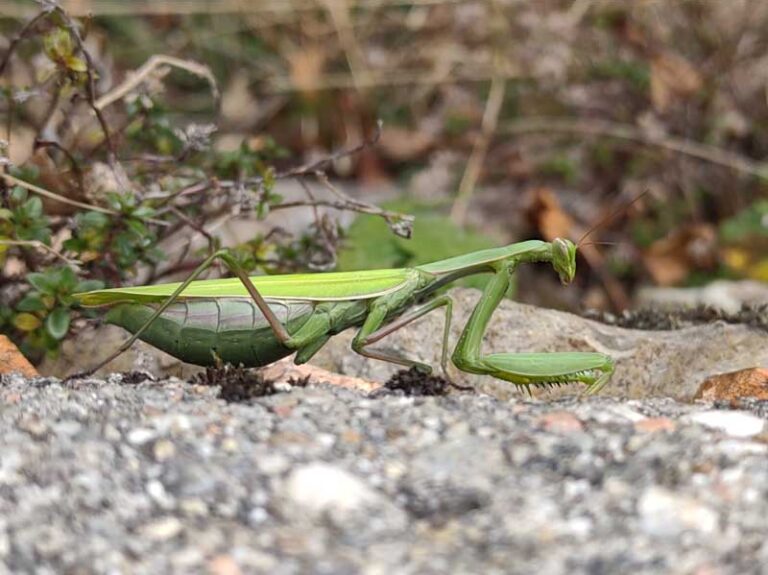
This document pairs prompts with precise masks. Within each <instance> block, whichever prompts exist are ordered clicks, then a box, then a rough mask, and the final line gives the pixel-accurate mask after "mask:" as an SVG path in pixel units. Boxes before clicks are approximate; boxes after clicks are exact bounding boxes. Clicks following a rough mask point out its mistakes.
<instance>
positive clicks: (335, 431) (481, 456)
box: [0, 376, 768, 575]
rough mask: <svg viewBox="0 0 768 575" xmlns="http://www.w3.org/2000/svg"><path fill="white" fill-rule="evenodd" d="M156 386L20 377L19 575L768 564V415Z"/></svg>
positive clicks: (4, 548) (10, 427)
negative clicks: (245, 394) (253, 394)
mask: <svg viewBox="0 0 768 575" xmlns="http://www.w3.org/2000/svg"><path fill="white" fill-rule="evenodd" d="M138 379H141V378H137V379H133V380H125V381H123V380H121V378H120V377H119V376H113V377H111V378H108V379H107V380H97V379H93V380H87V381H81V382H73V383H67V384H63V383H61V382H60V381H59V380H55V379H37V380H27V379H24V378H22V377H20V376H4V378H3V380H2V385H1V386H0V436H2V438H3V445H2V450H1V451H0V563H2V564H3V565H4V572H8V573H33V572H34V573H61V572H67V573H90V572H95V573H129V572H130V573H170V572H175V573H196V572H202V573H215V574H220V575H231V574H237V573H276V574H280V573H334V574H336V573H367V574H371V575H373V574H385V573H448V572H451V573H566V572H567V573H627V572H633V573H696V574H699V575H703V574H716V573H759V572H764V571H762V570H763V569H765V565H768V522H767V521H766V519H765V518H766V517H767V516H768V425H767V424H766V421H768V402H757V401H751V400H744V401H742V402H741V404H740V405H738V406H729V405H712V404H703V403H699V404H682V403H677V402H675V401H672V400H668V399H643V400H630V401H623V400H618V399H613V398H606V397H598V398H590V399H581V400H577V399H573V398H571V399H561V400H554V401H548V402H542V401H525V400H520V399H514V398H513V399H509V400H499V399H497V398H493V397H490V396H488V395H481V394H471V393H459V394H451V395H449V396H445V397H424V396H420V397H406V396H403V395H387V394H381V393H379V394H376V396H374V397H371V396H369V395H368V394H366V393H364V392H361V391H354V390H347V389H341V388H339V387H331V386H328V385H323V384H311V383H310V384H309V385H308V386H306V387H302V386H295V387H293V388H291V387H289V386H287V385H285V384H281V385H278V386H277V390H275V391H276V393H274V394H273V395H270V396H267V397H261V398H251V399H247V400H243V401H239V402H227V401H225V400H224V399H221V398H220V397H218V396H219V388H218V387H216V386H204V385H193V384H189V383H186V382H182V381H180V380H174V379H171V380H167V381H162V382H151V381H144V382H139V383H136V381H137V380H138ZM231 397H236V396H231ZM241 399H242V398H241Z"/></svg>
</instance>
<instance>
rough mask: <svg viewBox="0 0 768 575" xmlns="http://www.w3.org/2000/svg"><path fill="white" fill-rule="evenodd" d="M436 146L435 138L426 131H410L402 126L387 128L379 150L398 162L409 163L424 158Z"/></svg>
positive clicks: (382, 132)
mask: <svg viewBox="0 0 768 575" xmlns="http://www.w3.org/2000/svg"><path fill="white" fill-rule="evenodd" d="M434 145H435V136H434V134H430V133H429V132H427V131H426V130H409V129H407V128H403V127H400V126H385V127H384V129H383V130H382V131H381V138H380V139H379V143H378V148H379V150H381V152H382V153H383V155H384V156H385V157H386V158H388V159H390V160H394V161H396V162H408V161H412V160H415V159H417V158H420V157H422V156H424V155H425V154H426V153H427V152H429V151H430V150H431V149H432V147H433V146H434Z"/></svg>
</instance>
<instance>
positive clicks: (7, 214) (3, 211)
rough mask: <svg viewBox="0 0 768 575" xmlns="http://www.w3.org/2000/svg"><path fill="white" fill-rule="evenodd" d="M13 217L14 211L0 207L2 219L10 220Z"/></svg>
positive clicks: (0, 218) (0, 217)
mask: <svg viewBox="0 0 768 575" xmlns="http://www.w3.org/2000/svg"><path fill="white" fill-rule="evenodd" d="M12 217H13V212H12V211H11V210H7V209H5V208H0V220H10V219H11V218H12Z"/></svg>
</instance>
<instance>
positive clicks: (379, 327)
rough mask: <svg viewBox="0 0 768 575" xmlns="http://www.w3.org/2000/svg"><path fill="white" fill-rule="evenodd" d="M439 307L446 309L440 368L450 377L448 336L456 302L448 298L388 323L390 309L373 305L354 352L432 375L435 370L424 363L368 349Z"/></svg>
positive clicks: (429, 303) (354, 342) (358, 334)
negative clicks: (414, 368) (386, 321)
mask: <svg viewBox="0 0 768 575" xmlns="http://www.w3.org/2000/svg"><path fill="white" fill-rule="evenodd" d="M439 307H445V323H444V327H443V342H442V345H443V348H442V353H441V356H440V366H441V368H442V370H443V374H444V375H446V376H447V375H448V371H447V366H448V335H449V334H450V330H451V318H452V312H453V300H452V299H451V298H450V297H449V296H447V295H443V296H438V297H436V298H434V299H432V300H430V301H428V302H427V303H425V304H424V305H422V306H420V307H417V308H415V309H413V310H411V311H410V312H408V313H406V314H404V315H402V316H400V317H399V318H397V319H396V320H394V321H391V322H389V323H386V324H385V323H384V322H385V320H386V317H387V314H388V313H389V309H388V307H387V306H386V304H385V303H380V304H379V305H376V304H374V306H373V307H372V309H371V312H370V313H369V314H368V317H366V319H365V323H363V326H362V327H361V328H360V331H359V332H357V335H356V336H355V339H354V340H353V341H352V349H354V350H355V351H356V352H357V353H359V354H360V355H362V356H365V357H369V358H371V359H379V360H382V361H387V362H389V363H396V364H399V365H404V366H406V367H416V368H418V369H420V370H421V371H423V372H424V373H431V372H432V367H431V366H429V365H427V364H425V363H422V362H420V361H416V360H412V359H408V358H404V357H399V356H396V355H393V354H388V353H384V352H382V351H376V350H369V349H367V347H368V346H369V345H372V344H374V343H376V342H377V341H380V340H381V339H383V338H384V337H386V336H388V335H389V334H390V333H392V332H395V331H397V330H398V329H400V328H401V327H403V326H405V325H408V324H409V323H411V322H413V321H415V320H417V319H419V318H420V317H422V316H424V315H426V314H428V313H429V312H431V311H433V310H435V309H437V308H439Z"/></svg>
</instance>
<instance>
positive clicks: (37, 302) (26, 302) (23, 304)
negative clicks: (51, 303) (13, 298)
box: [16, 292, 45, 311]
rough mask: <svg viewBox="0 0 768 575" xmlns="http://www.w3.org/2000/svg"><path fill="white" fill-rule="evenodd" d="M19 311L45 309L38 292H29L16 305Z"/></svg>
mask: <svg viewBox="0 0 768 575" xmlns="http://www.w3.org/2000/svg"><path fill="white" fill-rule="evenodd" d="M16 309H17V310H19V311H45V303H43V299H42V298H41V297H40V294H39V293H34V292H33V293H29V294H27V295H25V296H24V299H22V300H21V301H20V302H19V304H18V305H17V306H16Z"/></svg>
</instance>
